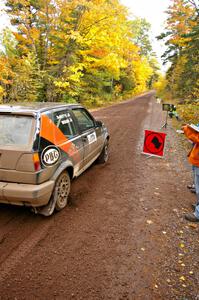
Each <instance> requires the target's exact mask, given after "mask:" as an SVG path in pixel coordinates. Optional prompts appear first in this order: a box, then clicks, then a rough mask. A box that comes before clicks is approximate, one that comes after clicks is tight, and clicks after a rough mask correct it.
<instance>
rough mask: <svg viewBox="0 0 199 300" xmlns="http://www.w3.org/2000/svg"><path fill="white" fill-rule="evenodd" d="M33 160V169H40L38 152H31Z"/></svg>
mask: <svg viewBox="0 0 199 300" xmlns="http://www.w3.org/2000/svg"><path fill="white" fill-rule="evenodd" d="M33 162H34V168H35V171H39V170H40V169H41V165H40V160H39V154H38V153H34V154H33Z"/></svg>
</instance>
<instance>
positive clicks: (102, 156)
mask: <svg viewBox="0 0 199 300" xmlns="http://www.w3.org/2000/svg"><path fill="white" fill-rule="evenodd" d="M108 158H109V144H108V140H106V141H105V144H104V147H103V149H102V152H101V154H100V156H99V157H98V159H97V162H98V163H99V164H104V163H106V162H107V161H108Z"/></svg>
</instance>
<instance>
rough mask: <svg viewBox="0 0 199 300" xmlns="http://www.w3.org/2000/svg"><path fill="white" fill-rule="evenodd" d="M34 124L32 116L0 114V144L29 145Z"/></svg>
mask: <svg viewBox="0 0 199 300" xmlns="http://www.w3.org/2000/svg"><path fill="white" fill-rule="evenodd" d="M32 126H33V117H31V116H18V115H6V114H2V115H0V145H19V146H26V145H28V144H29V143H30V138H31V136H32V134H31V130H32Z"/></svg>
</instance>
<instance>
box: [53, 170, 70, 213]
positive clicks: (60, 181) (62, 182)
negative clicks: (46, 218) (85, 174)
mask: <svg viewBox="0 0 199 300" xmlns="http://www.w3.org/2000/svg"><path fill="white" fill-rule="evenodd" d="M70 187H71V180H70V176H69V174H68V172H67V171H64V172H62V173H61V174H60V175H59V177H58V178H57V180H56V182H55V186H54V191H53V198H54V199H53V200H54V201H55V209H56V210H57V211H59V210H61V209H63V208H64V207H65V206H66V205H67V203H68V195H69V193H70Z"/></svg>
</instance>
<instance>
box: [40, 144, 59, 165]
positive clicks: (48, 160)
mask: <svg viewBox="0 0 199 300" xmlns="http://www.w3.org/2000/svg"><path fill="white" fill-rule="evenodd" d="M59 158H60V151H59V149H58V148H57V147H55V146H48V147H46V148H45V149H44V150H43V151H42V153H41V161H42V163H43V164H44V165H45V166H46V167H49V166H52V165H54V164H56V163H57V162H58V160H59Z"/></svg>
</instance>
